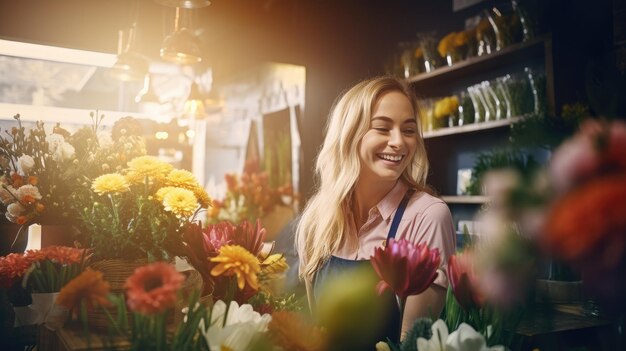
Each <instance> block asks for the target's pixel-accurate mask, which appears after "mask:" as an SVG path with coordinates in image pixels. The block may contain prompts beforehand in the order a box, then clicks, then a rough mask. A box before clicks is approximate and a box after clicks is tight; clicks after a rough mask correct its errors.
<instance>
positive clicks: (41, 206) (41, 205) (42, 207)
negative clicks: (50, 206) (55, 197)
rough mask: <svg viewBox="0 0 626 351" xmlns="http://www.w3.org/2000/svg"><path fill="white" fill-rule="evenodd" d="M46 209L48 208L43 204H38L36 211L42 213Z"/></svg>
mask: <svg viewBox="0 0 626 351" xmlns="http://www.w3.org/2000/svg"><path fill="white" fill-rule="evenodd" d="M45 209H46V206H44V205H43V204H42V203H41V202H38V203H37V204H36V205H35V211H37V212H39V213H42V212H43V211H44V210H45Z"/></svg>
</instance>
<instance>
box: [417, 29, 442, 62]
mask: <svg viewBox="0 0 626 351" xmlns="http://www.w3.org/2000/svg"><path fill="white" fill-rule="evenodd" d="M418 41H419V47H420V49H421V51H422V57H423V58H424V61H423V62H424V72H432V71H434V70H435V69H436V68H438V67H440V66H441V61H440V56H439V53H438V52H437V40H436V39H435V33H434V32H429V33H419V34H418Z"/></svg>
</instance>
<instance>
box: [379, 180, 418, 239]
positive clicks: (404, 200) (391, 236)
mask: <svg viewBox="0 0 626 351" xmlns="http://www.w3.org/2000/svg"><path fill="white" fill-rule="evenodd" d="M414 192H415V189H413V188H409V189H408V190H407V191H406V193H405V194H404V197H403V198H402V201H400V205H398V209H397V210H396V214H395V215H394V216H393V221H392V222H391V227H390V228H389V233H388V234H387V241H386V242H385V244H386V243H388V242H389V239H394V238H395V237H396V232H397V231H398V227H399V226H400V220H401V219H402V215H404V210H405V209H406V205H407V204H408V203H409V199H410V198H411V196H412V195H413V193H414Z"/></svg>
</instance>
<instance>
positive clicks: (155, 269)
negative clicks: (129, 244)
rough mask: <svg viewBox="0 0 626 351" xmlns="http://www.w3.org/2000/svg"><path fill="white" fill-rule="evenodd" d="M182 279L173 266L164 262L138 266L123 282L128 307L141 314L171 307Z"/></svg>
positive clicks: (157, 311)
mask: <svg viewBox="0 0 626 351" xmlns="http://www.w3.org/2000/svg"><path fill="white" fill-rule="evenodd" d="M184 280H185V278H184V276H183V275H182V274H180V273H178V272H177V271H176V269H175V268H174V266H172V265H171V264H168V263H165V262H156V263H152V264H149V265H146V266H142V267H139V268H137V269H135V272H134V273H133V274H132V275H131V276H130V277H128V279H126V283H125V284H124V288H126V296H127V297H128V308H129V309H130V310H131V311H135V312H139V313H143V314H155V313H159V312H162V311H164V310H166V309H167V308H170V307H173V306H174V304H175V303H176V293H177V292H178V290H179V289H180V287H181V286H182V284H183V281H184Z"/></svg>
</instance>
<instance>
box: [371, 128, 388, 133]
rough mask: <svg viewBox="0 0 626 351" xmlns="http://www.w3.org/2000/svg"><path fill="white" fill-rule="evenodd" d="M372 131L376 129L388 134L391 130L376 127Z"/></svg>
mask: <svg viewBox="0 0 626 351" xmlns="http://www.w3.org/2000/svg"><path fill="white" fill-rule="evenodd" d="M372 129H374V130H376V131H379V132H388V131H389V128H383V127H374V128H372Z"/></svg>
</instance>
